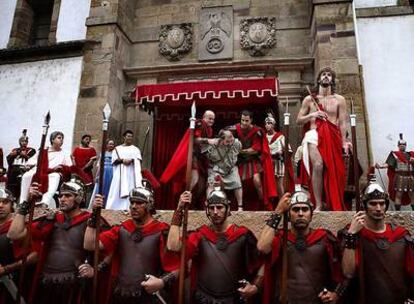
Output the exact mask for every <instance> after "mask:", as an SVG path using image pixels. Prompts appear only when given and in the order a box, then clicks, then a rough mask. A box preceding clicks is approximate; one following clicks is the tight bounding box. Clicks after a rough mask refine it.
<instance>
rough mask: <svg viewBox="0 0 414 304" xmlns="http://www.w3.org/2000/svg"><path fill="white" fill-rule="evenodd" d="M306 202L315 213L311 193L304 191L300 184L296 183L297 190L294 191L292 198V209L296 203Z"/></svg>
mask: <svg viewBox="0 0 414 304" xmlns="http://www.w3.org/2000/svg"><path fill="white" fill-rule="evenodd" d="M299 204H305V205H308V206H309V208H310V210H311V213H313V207H314V206H313V204H312V202H311V200H310V197H309V193H308V192H306V191H304V190H303V189H302V187H301V186H300V185H295V192H293V194H292V196H291V198H290V207H289V210H290V209H292V207H294V206H295V205H299Z"/></svg>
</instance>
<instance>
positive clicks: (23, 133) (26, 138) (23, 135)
mask: <svg viewBox="0 0 414 304" xmlns="http://www.w3.org/2000/svg"><path fill="white" fill-rule="evenodd" d="M23 140H25V141H29V137H28V136H27V129H23V131H22V136H20V138H19V144H20V143H21V142H22V141H23Z"/></svg>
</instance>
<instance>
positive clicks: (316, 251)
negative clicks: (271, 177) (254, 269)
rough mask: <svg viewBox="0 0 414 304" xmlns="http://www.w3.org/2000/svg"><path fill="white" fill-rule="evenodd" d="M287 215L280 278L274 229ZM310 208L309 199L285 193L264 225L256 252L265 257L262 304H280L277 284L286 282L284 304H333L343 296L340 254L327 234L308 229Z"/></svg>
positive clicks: (277, 238)
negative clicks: (284, 258)
mask: <svg viewBox="0 0 414 304" xmlns="http://www.w3.org/2000/svg"><path fill="white" fill-rule="evenodd" d="M286 212H287V214H288V217H289V221H290V222H291V229H290V230H289V231H288V235H287V256H288V262H287V263H288V266H287V269H288V272H287V278H283V277H282V271H281V269H282V249H283V244H282V239H283V233H284V232H283V230H279V229H278V226H279V223H280V221H281V219H282V217H283V214H286ZM312 216H313V204H312V202H311V201H310V199H309V195H308V194H307V193H305V192H303V191H297V192H295V193H294V194H293V195H292V196H291V194H290V193H286V194H285V195H284V196H283V197H282V198H281V199H280V201H279V203H278V205H277V207H276V209H275V211H274V213H272V214H271V216H270V217H269V219H268V220H267V221H266V226H265V228H264V229H263V231H262V233H261V235H260V239H259V241H258V245H257V246H258V249H259V251H261V252H262V253H263V254H266V255H267V259H266V266H265V278H266V279H265V284H264V295H263V296H264V297H263V303H280V295H281V292H282V291H281V289H280V286H281V282H282V280H287V299H288V303H295V304H302V303H303V304H312V303H315V304H316V303H336V302H337V300H338V299H339V297H340V296H341V295H342V294H343V293H344V290H345V284H343V283H342V275H341V266H340V251H339V246H338V243H337V240H336V238H335V236H334V235H333V234H332V233H331V232H330V231H328V230H326V229H322V228H317V229H313V228H310V223H311V221H312Z"/></svg>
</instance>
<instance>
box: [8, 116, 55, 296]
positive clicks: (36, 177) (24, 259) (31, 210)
mask: <svg viewBox="0 0 414 304" xmlns="http://www.w3.org/2000/svg"><path fill="white" fill-rule="evenodd" d="M49 123H50V111H48V112H47V114H46V116H45V120H44V123H43V131H42V138H41V140H40V147H39V155H38V156H37V165H36V173H35V175H34V178H33V181H36V182H40V173H41V168H42V164H43V154H44V153H45V145H46V137H47V132H48V130H49ZM29 203H30V207H29V219H28V223H27V236H26V240H25V242H24V245H23V257H22V267H21V268H20V279H19V289H18V290H17V297H16V299H17V300H16V301H17V303H20V302H21V300H22V298H21V296H20V294H21V290H23V285H24V276H25V272H26V264H27V256H28V255H29V248H30V244H31V242H32V223H33V216H34V209H35V203H36V202H35V200H31V201H30V202H29Z"/></svg>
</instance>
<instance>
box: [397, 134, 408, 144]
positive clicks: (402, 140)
mask: <svg viewBox="0 0 414 304" xmlns="http://www.w3.org/2000/svg"><path fill="white" fill-rule="evenodd" d="M398 145H407V142H406V141H405V140H404V139H403V134H402V133H400V135H399V140H398Z"/></svg>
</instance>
